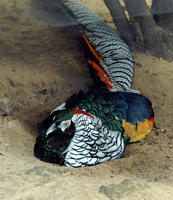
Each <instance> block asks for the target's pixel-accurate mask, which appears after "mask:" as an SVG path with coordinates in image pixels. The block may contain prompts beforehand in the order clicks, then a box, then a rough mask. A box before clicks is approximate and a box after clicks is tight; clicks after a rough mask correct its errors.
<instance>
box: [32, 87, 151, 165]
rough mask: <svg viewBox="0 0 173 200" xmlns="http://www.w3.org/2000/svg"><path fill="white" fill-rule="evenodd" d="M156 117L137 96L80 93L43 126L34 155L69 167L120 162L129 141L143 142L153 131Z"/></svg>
mask: <svg viewBox="0 0 173 200" xmlns="http://www.w3.org/2000/svg"><path fill="white" fill-rule="evenodd" d="M153 116H154V113H153V109H152V107H151V102H150V101H149V100H148V99H147V98H146V97H144V96H142V95H139V94H136V93H129V92H110V91H108V90H96V91H91V92H88V93H86V94H84V93H83V92H80V93H79V94H74V95H73V96H71V97H70V98H69V99H67V101H66V102H65V103H63V104H62V105H60V106H58V107H57V108H56V109H55V110H53V111H52V113H51V114H50V115H49V117H48V118H46V119H45V120H43V122H42V123H40V125H39V127H38V129H39V136H38V138H37V141H36V145H35V148H34V153H35V156H36V157H38V158H40V159H41V160H43V161H47V162H52V163H58V164H64V165H66V166H69V167H84V166H90V165H95V164H99V163H102V162H105V161H108V160H112V159H117V158H121V157H122V156H123V154H124V150H125V144H126V143H127V142H128V141H129V142H135V141H138V140H141V139H142V138H143V137H145V135H146V134H148V133H149V132H150V131H151V128H152V126H153Z"/></svg>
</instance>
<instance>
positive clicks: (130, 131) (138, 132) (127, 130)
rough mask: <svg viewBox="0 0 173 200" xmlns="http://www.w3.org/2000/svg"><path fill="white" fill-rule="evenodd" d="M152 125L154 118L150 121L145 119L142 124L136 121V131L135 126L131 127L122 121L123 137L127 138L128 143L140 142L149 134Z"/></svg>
mask: <svg viewBox="0 0 173 200" xmlns="http://www.w3.org/2000/svg"><path fill="white" fill-rule="evenodd" d="M153 124H154V118H151V120H148V119H145V121H144V122H139V121H138V122H137V129H136V125H132V124H130V123H128V122H126V121H125V120H124V119H123V121H122V126H123V128H124V137H129V138H130V142H137V141H140V140H142V139H143V138H144V137H145V136H146V135H148V134H149V133H150V131H151V129H152V128H153Z"/></svg>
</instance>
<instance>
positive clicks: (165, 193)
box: [0, 0, 173, 200]
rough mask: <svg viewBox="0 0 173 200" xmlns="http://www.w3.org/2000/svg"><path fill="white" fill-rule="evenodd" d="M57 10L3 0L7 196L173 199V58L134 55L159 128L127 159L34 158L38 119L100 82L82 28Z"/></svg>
mask: <svg viewBox="0 0 173 200" xmlns="http://www.w3.org/2000/svg"><path fill="white" fill-rule="evenodd" d="M45 2H47V1H45ZM53 2H54V3H55V2H56V1H53ZM57 9H58V7H57V4H56V3H55V4H51V5H49V6H47V4H46V3H45V4H44V3H41V1H39V0H35V1H31V0H13V1H10V0H1V2H0V12H1V16H0V163H1V164H0V199H2V200H6V199H8V200H39V199H40V200H41V199H42V200H43V199H45V200H46V199H49V200H54V199H58V200H59V199H60V200H63V199H69V200H70V199H71V200H76V199H83V200H85V199H91V200H97V199H102V200H109V199H110V200H116V199H122V200H138V199H139V200H153V199H154V200H155V199H156V200H160V199H161V200H162V199H163V200H169V199H170V200H171V199H172V195H173V157H172V153H173V146H172V141H173V123H172V118H173V101H172V100H173V92H172V86H173V67H172V65H173V62H169V63H168V62H167V61H164V60H162V59H159V58H156V57H152V56H149V55H144V54H139V53H134V58H135V62H136V74H135V81H134V85H133V88H135V89H138V90H140V91H141V92H142V94H144V95H145V96H147V97H148V98H149V99H150V100H151V101H152V102H153V107H154V110H155V116H156V127H155V128H154V129H153V131H152V132H151V134H150V135H148V136H147V137H146V138H145V139H144V140H142V141H141V142H139V143H135V144H131V145H129V146H128V147H127V150H126V153H125V158H123V159H119V160H114V161H110V162H106V163H103V164H100V165H97V166H93V167H87V168H78V169H71V168H67V167H60V166H58V165H52V164H47V163H44V162H41V161H39V160H38V159H36V158H35V157H34V156H33V146H34V143H35V138H36V136H37V122H39V121H41V120H42V119H43V118H45V117H46V116H47V115H48V113H49V112H50V111H51V110H52V109H53V108H54V107H55V106H56V105H58V104H60V103H61V102H63V101H64V100H65V99H66V98H68V97H69V96H70V95H71V94H73V93H74V92H78V91H79V90H84V91H87V90H88V88H90V87H91V86H92V81H91V79H90V76H89V73H88V68H87V64H86V60H85V57H84V53H83V51H82V47H81V44H80V40H79V39H78V38H79V34H78V33H77V31H76V28H75V27H72V26H71V27H69V26H65V27H62V24H61V23H62V13H61V12H60V11H59V10H58V12H57ZM106 15H107V14H106V13H104V17H105V16H106ZM107 18H109V16H107ZM55 19H56V20H55ZM63 23H65V24H66V25H67V24H70V22H69V20H67V19H66V17H64V18H63Z"/></svg>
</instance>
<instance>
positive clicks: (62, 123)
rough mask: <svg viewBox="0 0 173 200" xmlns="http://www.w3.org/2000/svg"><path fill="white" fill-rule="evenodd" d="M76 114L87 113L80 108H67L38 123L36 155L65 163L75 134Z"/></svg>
mask: <svg viewBox="0 0 173 200" xmlns="http://www.w3.org/2000/svg"><path fill="white" fill-rule="evenodd" d="M75 114H85V115H90V114H89V113H86V112H85V111H82V110H80V109H65V110H58V111H57V110H56V111H54V112H52V113H51V114H50V115H49V117H47V118H46V119H45V120H43V121H42V122H41V123H40V124H39V125H38V131H39V136H38V137H37V140H36V144H35V147H34V155H35V156H36V157H38V158H39V159H40V160H42V161H46V162H50V163H57V164H64V159H65V156H66V153H67V151H68V147H69V146H70V143H71V140H72V138H73V136H74V134H75V123H74V122H73V116H74V115H75Z"/></svg>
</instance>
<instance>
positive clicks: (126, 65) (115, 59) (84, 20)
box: [63, 0, 134, 91]
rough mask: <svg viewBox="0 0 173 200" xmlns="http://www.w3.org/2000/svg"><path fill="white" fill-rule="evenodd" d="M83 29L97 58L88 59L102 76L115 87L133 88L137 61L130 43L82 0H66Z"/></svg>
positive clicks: (112, 87) (67, 5)
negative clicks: (134, 59) (132, 53)
mask: <svg viewBox="0 0 173 200" xmlns="http://www.w3.org/2000/svg"><path fill="white" fill-rule="evenodd" d="M63 2H64V4H65V6H66V7H67V8H68V10H70V12H71V13H72V15H73V16H74V17H75V19H76V20H77V22H78V23H79V25H80V26H81V29H82V34H83V38H84V40H85V42H86V44H87V45H88V48H89V49H90V51H91V52H92V54H93V55H94V57H95V60H96V61H93V60H88V62H89V64H90V65H91V66H92V67H93V68H94V69H95V70H96V71H97V75H98V76H99V77H100V79H101V80H102V81H103V82H104V83H106V84H107V86H108V88H110V89H114V90H120V91H124V90H129V89H130V87H131V85H132V82H133V77H134V62H133V57H132V55H131V51H130V48H129V47H128V46H127V44H126V43H125V42H124V41H123V40H122V39H121V38H120V37H119V36H118V35H117V34H116V33H115V32H114V30H113V29H111V28H110V27H109V26H108V25H107V24H105V23H104V22H103V21H102V20H101V19H100V18H99V17H98V16H96V15H95V14H94V13H92V12H91V10H90V9H88V8H87V7H86V6H85V5H84V4H83V3H82V2H81V1H79V0H63Z"/></svg>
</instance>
